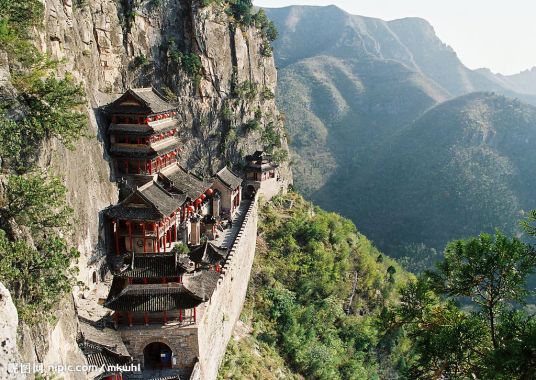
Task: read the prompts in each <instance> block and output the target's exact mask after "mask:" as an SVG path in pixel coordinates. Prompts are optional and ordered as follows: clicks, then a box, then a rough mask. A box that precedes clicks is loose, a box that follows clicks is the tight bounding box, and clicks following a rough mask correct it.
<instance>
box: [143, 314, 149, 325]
mask: <svg viewBox="0 0 536 380" xmlns="http://www.w3.org/2000/svg"><path fill="white" fill-rule="evenodd" d="M143 322H145V324H146V325H148V324H149V316H148V315H147V312H146V311H145V312H143Z"/></svg>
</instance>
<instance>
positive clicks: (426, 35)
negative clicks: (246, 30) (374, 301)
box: [266, 6, 536, 255]
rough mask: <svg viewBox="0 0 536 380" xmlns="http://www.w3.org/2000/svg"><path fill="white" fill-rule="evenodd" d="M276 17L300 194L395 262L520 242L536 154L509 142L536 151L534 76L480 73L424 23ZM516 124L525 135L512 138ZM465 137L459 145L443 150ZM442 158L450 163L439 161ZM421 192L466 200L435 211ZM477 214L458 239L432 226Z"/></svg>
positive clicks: (330, 10)
mask: <svg viewBox="0 0 536 380" xmlns="http://www.w3.org/2000/svg"><path fill="white" fill-rule="evenodd" d="M266 12H267V14H268V17H269V18H271V19H272V20H273V21H274V23H275V24H276V26H277V28H278V30H279V34H280V38H279V39H278V40H277V41H276V42H275V44H274V56H275V59H276V65H277V66H278V69H279V79H278V82H279V87H278V97H277V98H278V103H279V106H280V109H282V110H283V111H284V113H285V115H286V125H287V130H288V133H289V135H290V138H291V141H292V144H291V145H292V149H293V153H294V154H293V164H294V171H295V183H296V185H297V187H298V188H299V189H300V191H302V192H303V193H304V194H305V195H306V196H307V197H309V198H312V199H313V200H314V201H315V202H316V203H318V204H319V205H320V206H322V207H324V208H327V209H330V210H334V211H337V212H340V213H342V214H343V215H345V216H348V217H350V218H352V219H353V220H354V222H355V223H356V224H357V225H358V226H359V227H360V229H361V230H363V231H364V232H365V233H366V234H367V235H368V236H370V237H371V238H372V239H374V240H375V242H377V243H378V244H379V245H380V247H382V248H383V249H384V250H386V251H387V252H389V253H391V254H393V255H397V252H396V251H397V249H398V248H399V247H402V246H407V245H411V244H420V243H425V244H426V245H427V246H430V247H432V248H435V249H442V246H441V245H442V244H444V242H445V241H446V240H450V239H452V238H458V237H461V236H460V234H461V235H465V234H466V233H467V234H468V233H476V232H479V231H480V230H488V231H489V230H491V229H492V228H493V226H498V227H502V228H504V229H506V230H509V231H514V230H515V229H516V223H517V220H518V219H519V218H520V217H521V216H522V214H523V212H524V211H527V210H528V209H530V208H531V207H536V203H535V202H534V201H533V199H536V190H532V189H533V188H534V189H536V187H533V188H530V187H527V186H524V185H523V184H522V183H521V182H522V181H521V179H522V178H525V177H526V176H528V175H533V174H536V173H532V171H533V170H532V169H531V166H530V165H529V162H528V161H529V160H532V156H530V155H529V154H528V153H526V152H523V154H520V152H518V151H516V150H515V149H525V150H528V149H530V146H529V145H524V144H518V145H516V146H515V149H514V147H513V145H508V144H506V145H504V146H503V142H504V141H505V139H506V140H507V139H508V134H509V133H515V134H516V135H515V136H516V139H518V140H519V141H525V140H526V141H534V140H533V138H534V136H533V132H534V129H535V128H536V116H535V115H536V113H534V109H533V107H532V106H530V105H528V104H534V105H536V95H535V94H536V70H531V71H526V72H523V73H520V74H517V75H513V76H504V75H498V74H497V75H496V74H493V73H491V71H489V70H483V69H480V70H470V69H469V68H467V67H466V66H464V65H463V63H462V62H461V61H460V60H459V58H458V56H457V55H456V53H455V52H454V50H453V49H452V48H451V47H449V46H447V45H446V44H444V43H443V42H442V41H441V40H440V39H439V38H438V37H437V36H436V34H435V32H434V29H433V27H432V26H431V25H430V24H429V23H428V22H427V21H425V20H423V19H419V18H405V19H400V20H393V21H383V20H380V19H375V18H370V17H362V16H354V15H350V14H348V13H346V12H344V11H343V10H341V9H339V8H337V7H335V6H327V7H310V6H292V7H286V8H278V9H267V10H266ZM475 92H476V94H471V93H475ZM468 94H471V95H468ZM503 96H504V97H503ZM505 97H506V98H505ZM513 98H516V99H518V100H514V99H513ZM519 113H521V114H522V115H524V116H522V117H520V116H519ZM490 115H493V117H491V116H490ZM490 118H491V119H490ZM505 120H506V121H505ZM522 121H523V122H522ZM521 122H522V123H521ZM513 123H521V124H522V125H523V128H518V125H512V126H511V127H510V128H508V126H509V125H510V124H513ZM473 125H475V126H478V125H482V126H485V128H484V127H483V128H484V130H486V131H488V132H486V133H489V135H487V136H488V137H489V138H490V139H491V140H490V141H491V143H490V144H489V145H486V144H488V143H489V142H490V141H487V140H486V141H487V142H486V143H485V144H484V145H482V144H483V142H482V141H481V140H480V139H479V138H477V137H475V136H476V134H467V133H468V132H469V131H472V130H473V129H472V128H471V127H468V126H473ZM499 126H500V128H499ZM497 128H498V129H497ZM499 130H500V131H499ZM416 131H418V132H416ZM460 131H463V132H460ZM458 132H460V133H461V134H460V135H459V136H458V137H460V136H461V137H460V138H459V139H457V140H456V141H455V142H454V143H453V142H452V141H450V140H448V141H447V140H445V138H447V137H448V136H449V135H450V134H456V133H458ZM412 133H413V134H412ZM407 136H412V137H411V138H410V137H407ZM493 136H501V139H498V140H494V139H493ZM464 139H466V140H464ZM410 142H414V144H410ZM493 143H497V144H499V145H498V146H500V147H501V150H500V151H497V150H495V149H496V148H497V147H495V146H494V145H493ZM431 147H433V151H432V150H430V149H431ZM434 151H437V154H442V155H444V157H443V158H442V159H441V160H439V159H436V158H437V157H436V155H435V154H434ZM516 154H517V155H518V156H520V157H521V158H520V159H516V158H514V156H515V155H516ZM415 158H418V159H415ZM535 158H536V157H535ZM423 160H424V161H423ZM524 160H528V161H527V162H525V161H524ZM402 162H404V163H405V165H404V166H400V165H399V164H400V163H402ZM462 162H463V165H468V166H467V167H464V166H463V165H462V164H461V163H462ZM531 162H535V161H531ZM397 165H398V166H397ZM445 165H447V166H445ZM448 165H454V166H453V167H456V168H457V170H459V171H460V172H459V175H455V174H456V173H455V172H454V171H453V170H454V169H452V168H453V167H449V166H448ZM456 165H458V166H456ZM460 165H462V166H460ZM479 165H480V166H479ZM477 167H479V168H480V169H479V170H476V169H475V168H477ZM449 168H450V169H449ZM473 169H474V171H473ZM507 169H508V170H510V171H511V173H516V174H515V175H514V174H511V175H510V174H508V175H507V172H508V170H507ZM508 173H510V172H508ZM415 176H416V180H414V181H410V182H408V178H413V177H415ZM443 176H444V177H443ZM509 181H510V182H509ZM511 181H513V182H511ZM412 183H418V184H420V186H425V185H426V186H429V187H430V189H435V190H434V191H437V192H439V193H441V192H442V191H443V190H442V189H440V188H439V187H437V186H436V185H437V184H445V183H448V184H449V186H451V187H452V188H457V189H458V191H461V192H462V193H461V194H458V195H457V197H456V198H452V199H450V200H449V201H448V202H444V203H442V202H439V201H438V202H435V201H430V199H435V198H433V196H432V194H431V193H430V192H428V193H427V192H426V191H425V190H426V188H424V189H423V188H414V187H412V186H411V185H412ZM527 183H532V182H531V181H527ZM484 185H485V186H484ZM438 186H439V185H438ZM479 186H484V188H485V189H486V191H488V190H489V192H490V193H489V194H488V198H487V200H488V201H487V202H485V201H480V200H479V199H478V196H477V194H478V191H477V190H478V188H479ZM493 189H495V190H496V191H497V194H496V195H493V194H492V193H493V191H492V190H493ZM464 191H467V194H466V195H464V193H463V192H464ZM475 191H476V192H475ZM431 192H433V191H432V190H431ZM453 194H454V193H453ZM465 196H466V197H465ZM429 197H432V198H429ZM501 199H505V203H507V204H508V205H507V206H505V205H502V204H501V203H500V200H501ZM469 200H471V202H473V203H471V204H469V203H470V202H469ZM419 202H420V203H419ZM468 202H469V203H468ZM417 204H419V206H418V207H417V206H416V205H417ZM447 204H448V208H445V207H446V206H445V205H447ZM469 206H470V207H472V208H471V210H473V215H474V217H467V218H465V219H464V218H462V219H461V220H459V221H458V222H459V228H458V227H457V225H456V223H455V222H453V221H449V222H447V223H444V224H442V222H441V223H440V222H438V221H437V220H435V219H434V218H435V217H437V218H439V220H443V219H446V218H455V219H456V218H458V219H459V215H458V214H456V213H455V212H454V210H463V209H467V207H469ZM408 213H409V214H408ZM494 223H495V224H494ZM429 226H435V227H436V228H438V229H439V230H438V231H434V230H431V229H430V228H427V227H429Z"/></svg>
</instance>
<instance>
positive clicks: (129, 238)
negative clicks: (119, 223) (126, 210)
mask: <svg viewBox="0 0 536 380" xmlns="http://www.w3.org/2000/svg"><path fill="white" fill-rule="evenodd" d="M127 226H128V240H129V242H130V251H131V252H134V247H133V245H132V223H131V222H130V220H129V221H127Z"/></svg>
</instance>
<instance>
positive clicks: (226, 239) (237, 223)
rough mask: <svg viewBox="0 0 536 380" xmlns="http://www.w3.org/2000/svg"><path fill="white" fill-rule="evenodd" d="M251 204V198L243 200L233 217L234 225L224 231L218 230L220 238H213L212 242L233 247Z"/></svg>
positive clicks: (219, 245) (220, 245)
mask: <svg viewBox="0 0 536 380" xmlns="http://www.w3.org/2000/svg"><path fill="white" fill-rule="evenodd" d="M250 205H251V200H249V199H244V200H242V202H241V203H240V206H238V211H237V212H236V213H235V215H234V217H233V226H232V227H231V228H226V229H225V230H224V231H223V232H222V231H219V230H218V233H219V236H218V238H217V239H214V240H211V241H210V242H211V243H212V244H214V245H216V246H218V247H227V248H231V246H232V244H233V242H234V240H235V238H236V235H238V231H240V227H242V223H243V222H244V218H245V217H246V213H247V211H248V209H249V206H250Z"/></svg>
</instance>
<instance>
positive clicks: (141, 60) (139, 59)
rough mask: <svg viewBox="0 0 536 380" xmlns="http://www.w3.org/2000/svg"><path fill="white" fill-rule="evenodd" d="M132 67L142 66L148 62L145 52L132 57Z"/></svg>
mask: <svg viewBox="0 0 536 380" xmlns="http://www.w3.org/2000/svg"><path fill="white" fill-rule="evenodd" d="M133 64H134V67H143V66H146V65H148V64H149V60H148V59H147V57H146V56H145V54H143V53H142V54H140V55H138V56H136V58H134V62H133Z"/></svg>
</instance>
